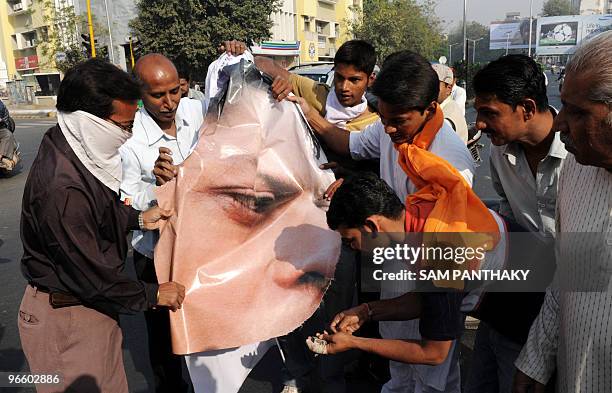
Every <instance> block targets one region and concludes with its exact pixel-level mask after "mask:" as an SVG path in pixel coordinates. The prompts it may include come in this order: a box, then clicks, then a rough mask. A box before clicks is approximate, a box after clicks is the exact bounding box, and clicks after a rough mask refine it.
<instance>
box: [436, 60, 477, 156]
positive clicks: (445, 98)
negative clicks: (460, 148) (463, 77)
mask: <svg viewBox="0 0 612 393" xmlns="http://www.w3.org/2000/svg"><path fill="white" fill-rule="evenodd" d="M432 67H433V69H434V71H436V74H438V79H439V80H440V94H438V103H439V104H440V107H442V111H443V112H444V119H445V120H446V121H448V122H449V123H450V125H451V127H453V129H454V130H455V132H456V133H457V135H459V138H461V140H462V141H463V143H465V144H467V141H468V126H467V123H466V122H465V107H464V108H463V110H462V109H461V107H460V106H459V104H458V103H457V102H455V100H453V98H452V97H451V92H452V88H453V80H454V75H453V70H452V69H451V68H450V67H449V66H447V65H444V64H433V65H432Z"/></svg>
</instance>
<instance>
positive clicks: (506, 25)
mask: <svg viewBox="0 0 612 393" xmlns="http://www.w3.org/2000/svg"><path fill="white" fill-rule="evenodd" d="M535 31H536V20H535V19H534V20H533V29H532V41H531V42H532V46H533V45H535ZM506 46H507V47H508V49H527V48H529V18H525V19H518V20H513V21H503V22H493V23H491V25H490V27H489V49H491V50H495V49H506Z"/></svg>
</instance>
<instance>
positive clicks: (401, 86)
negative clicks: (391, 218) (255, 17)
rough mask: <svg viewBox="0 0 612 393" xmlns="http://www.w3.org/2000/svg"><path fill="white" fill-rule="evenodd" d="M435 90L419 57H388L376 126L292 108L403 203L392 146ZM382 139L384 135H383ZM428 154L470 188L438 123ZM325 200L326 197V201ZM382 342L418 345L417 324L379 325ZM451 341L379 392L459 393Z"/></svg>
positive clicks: (431, 108) (430, 107)
mask: <svg viewBox="0 0 612 393" xmlns="http://www.w3.org/2000/svg"><path fill="white" fill-rule="evenodd" d="M439 89H440V85H439V81H438V77H437V75H436V73H435V71H434V70H433V69H432V68H431V65H430V63H429V62H428V61H427V60H426V59H424V58H423V57H422V56H420V55H418V54H416V53H413V52H410V51H402V52H397V53H394V54H392V55H390V56H389V57H388V58H387V59H386V60H385V63H384V64H383V67H382V69H381V71H380V73H379V74H378V76H377V78H376V81H375V82H374V86H373V93H374V95H376V96H377V97H378V99H379V101H378V110H379V114H380V121H377V122H376V123H374V124H372V125H370V126H368V127H367V128H366V129H365V130H364V131H358V132H348V131H346V130H343V129H341V128H338V127H336V126H334V125H332V124H331V123H329V122H327V121H326V120H325V119H324V118H323V117H322V116H321V115H320V114H319V113H318V112H317V111H315V110H313V109H312V108H310V107H309V106H308V104H307V103H306V102H305V100H304V99H302V98H298V97H291V98H290V100H292V101H295V102H298V103H299V104H300V106H301V107H302V111H303V112H304V114H305V116H306V118H307V119H308V122H309V123H310V125H311V126H312V127H313V128H314V130H315V132H317V134H318V135H319V136H320V137H321V138H322V139H323V141H324V142H325V143H326V144H327V146H328V147H329V148H330V149H333V150H334V151H335V152H336V153H338V154H343V155H350V156H351V157H352V158H353V159H356V160H359V159H372V158H380V176H381V178H382V179H383V180H385V181H386V182H387V183H388V184H389V185H390V186H391V188H392V189H393V190H394V191H395V193H396V194H397V196H398V197H399V198H400V200H402V201H405V200H406V196H407V195H408V194H409V193H413V192H415V191H416V187H415V185H414V184H413V183H412V182H411V181H410V180H409V179H408V177H407V175H406V173H405V172H404V171H403V169H402V168H401V167H400V166H399V164H398V151H397V150H396V149H395V146H394V145H395V144H402V143H411V142H412V140H413V138H414V137H415V135H417V134H418V133H419V132H421V130H422V129H423V127H424V126H425V124H426V123H427V122H428V121H429V120H430V119H431V118H432V117H433V114H434V113H435V110H436V108H437V106H438V103H437V102H436V101H437V98H438V93H439ZM385 134H386V135H385ZM429 151H430V152H431V153H433V154H436V155H438V156H439V157H442V158H444V159H446V160H447V161H448V162H449V163H450V164H451V165H452V166H453V167H455V168H456V169H457V171H459V173H461V175H462V176H463V177H464V178H465V180H466V181H467V182H468V183H469V184H470V185H471V184H472V180H473V176H474V162H473V160H472V157H471V155H470V153H469V151H468V150H467V148H466V146H465V144H464V143H463V142H462V141H461V139H460V138H459V137H458V136H457V134H456V133H455V132H454V131H453V129H452V128H451V127H450V126H449V125H448V123H444V125H443V126H442V128H441V129H440V130H439V131H438V133H437V134H436V136H435V138H434V140H433V142H432V143H431V145H430V146H429ZM328 197H331V196H330V195H328ZM413 289H414V288H411V287H410V285H409V284H408V283H406V282H398V285H397V286H394V287H393V288H382V290H381V298H383V299H388V298H394V297H397V296H400V295H402V294H404V293H406V292H408V291H410V290H413ZM380 331H381V335H382V336H383V338H391V339H415V340H418V339H420V335H419V320H412V321H392V322H384V323H381V325H380ZM457 360H458V348H457V340H453V344H452V348H451V350H450V351H449V355H448V357H447V358H446V359H445V361H444V362H443V363H442V364H440V365H438V366H424V365H410V364H403V363H398V362H391V363H390V372H391V380H390V381H389V382H387V384H385V386H383V390H382V391H383V393H392V392H398V393H399V392H402V393H406V392H460V391H461V386H460V376H459V364H458V362H457Z"/></svg>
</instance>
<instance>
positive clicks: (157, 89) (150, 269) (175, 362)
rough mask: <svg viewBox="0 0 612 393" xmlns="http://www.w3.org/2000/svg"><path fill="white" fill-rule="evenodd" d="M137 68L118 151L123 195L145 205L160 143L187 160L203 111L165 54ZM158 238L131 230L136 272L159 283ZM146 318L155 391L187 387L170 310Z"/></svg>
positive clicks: (140, 206)
mask: <svg viewBox="0 0 612 393" xmlns="http://www.w3.org/2000/svg"><path fill="white" fill-rule="evenodd" d="M134 72H135V74H136V76H137V77H138V79H139V80H140V81H141V83H142V90H143V92H142V93H143V94H142V102H143V104H144V107H143V108H141V109H140V110H139V111H138V112H137V113H136V117H135V119H134V128H133V135H132V137H131V138H130V139H129V140H128V141H127V142H126V143H125V144H124V145H123V146H121V148H120V150H119V151H120V153H121V160H122V168H123V174H122V182H121V198H122V199H123V200H124V202H125V203H126V204H130V205H132V206H134V207H135V208H137V209H145V208H148V207H149V206H151V205H152V204H154V203H155V199H156V197H155V193H154V189H155V183H156V181H155V176H154V174H153V167H154V165H155V161H156V159H157V157H158V155H159V152H160V148H163V149H165V150H164V151H165V152H166V153H167V154H171V155H172V158H173V161H174V162H175V163H177V164H178V163H181V162H183V160H185V158H187V156H188V155H189V153H191V150H192V149H193V147H194V146H195V144H196V142H197V140H198V131H199V129H200V126H201V125H202V121H203V113H202V105H201V103H200V102H199V101H195V100H191V99H189V98H185V99H181V88H180V83H179V77H178V73H177V71H176V68H175V67H174V64H172V62H171V61H170V60H169V59H168V58H166V57H165V56H163V55H160V54H149V55H146V56H143V57H141V58H140V59H139V60H138V62H137V63H136V67H135V68H134ZM157 237H158V234H157V233H156V232H146V233H143V232H140V231H135V232H134V234H133V238H132V246H133V248H134V265H135V268H136V273H137V276H138V277H139V278H140V279H142V280H143V281H145V282H153V283H155V282H157V277H156V274H155V266H154V264H153V250H154V248H155V244H156V242H157ZM145 318H146V322H147V331H148V338H149V357H150V359H151V365H152V367H153V373H154V375H155V385H156V386H155V390H156V391H157V392H166V391H178V392H187V391H189V388H190V387H189V385H190V381H189V378H188V377H187V376H183V375H182V374H183V373H182V369H183V365H182V363H183V362H184V360H183V359H184V358H183V357H182V356H176V355H173V354H172V348H171V341H170V326H169V315H168V312H167V311H165V310H161V309H160V310H151V311H147V312H145Z"/></svg>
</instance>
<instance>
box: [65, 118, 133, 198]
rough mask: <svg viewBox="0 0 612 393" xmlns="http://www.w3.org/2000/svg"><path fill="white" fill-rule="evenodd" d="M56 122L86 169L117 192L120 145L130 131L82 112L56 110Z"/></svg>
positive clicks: (119, 176) (119, 169)
mask: <svg viewBox="0 0 612 393" xmlns="http://www.w3.org/2000/svg"><path fill="white" fill-rule="evenodd" d="M57 123H58V124H59V126H60V130H62V134H64V137H65V138H66V141H68V144H69V145H70V147H71V148H72V150H73V151H74V154H76V156H77V157H78V159H79V160H80V161H81V163H82V164H83V165H84V166H85V168H87V170H88V171H89V172H91V174H92V175H94V177H95V178H96V179H98V180H100V181H101V182H102V183H103V184H104V185H105V186H106V187H108V188H110V189H111V190H113V191H114V192H116V193H117V194H118V193H119V186H120V185H121V155H120V154H119V147H121V145H123V144H124V143H125V141H127V140H128V138H129V137H130V136H131V135H132V134H131V133H129V132H127V131H124V130H122V129H121V128H119V127H118V126H116V125H114V124H113V123H111V122H109V121H106V120H104V119H101V118H99V117H97V116H94V115H92V114H91V113H87V112H83V111H76V112H58V114H57Z"/></svg>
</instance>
